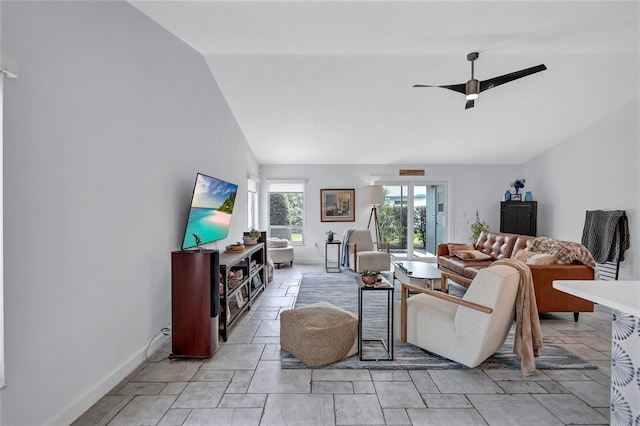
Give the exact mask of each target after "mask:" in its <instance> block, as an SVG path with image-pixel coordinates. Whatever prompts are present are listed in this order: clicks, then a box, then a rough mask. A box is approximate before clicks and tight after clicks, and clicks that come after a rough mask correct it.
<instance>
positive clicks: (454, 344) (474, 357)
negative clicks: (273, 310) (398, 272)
mask: <svg viewBox="0 0 640 426" xmlns="http://www.w3.org/2000/svg"><path fill="white" fill-rule="evenodd" d="M519 278H520V274H519V273H518V270H516V269H515V268H512V267H511V266H506V265H496V266H492V267H490V268H484V269H482V270H481V271H480V272H478V274H477V275H476V277H475V278H474V279H473V282H472V283H471V285H470V286H469V289H468V290H467V292H466V293H465V295H464V297H463V298H462V299H460V298H457V297H454V296H450V295H448V294H445V293H441V292H439V291H432V290H428V289H424V288H421V287H416V286H413V285H409V284H402V298H401V301H400V302H397V303H398V304H400V309H395V318H394V320H395V321H394V322H395V328H396V330H395V332H396V333H397V332H398V331H399V332H400V340H401V341H402V342H408V343H411V344H413V345H415V346H418V347H420V348H422V349H425V350H427V351H429V352H432V353H435V354H438V355H440V356H443V357H445V358H448V359H450V360H453V361H455V362H458V363H460V364H463V365H466V366H468V367H471V368H473V367H476V366H478V365H480V364H481V363H482V362H483V361H484V360H485V359H487V358H488V357H489V356H491V355H493V354H494V353H495V352H496V351H497V350H498V349H499V348H500V346H502V344H503V343H504V341H505V340H506V338H507V335H508V334H509V329H510V328H511V325H512V324H513V320H514V317H515V305H516V303H515V302H516V297H517V294H518V282H519ZM410 291H411V293H415V292H417V293H419V294H416V295H413V296H411V297H409V292H410ZM398 316H399V317H400V318H398ZM398 328H400V330H398Z"/></svg>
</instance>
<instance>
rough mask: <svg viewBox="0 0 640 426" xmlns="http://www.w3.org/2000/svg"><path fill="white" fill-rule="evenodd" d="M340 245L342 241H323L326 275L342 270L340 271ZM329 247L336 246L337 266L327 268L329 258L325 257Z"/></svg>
mask: <svg viewBox="0 0 640 426" xmlns="http://www.w3.org/2000/svg"><path fill="white" fill-rule="evenodd" d="M341 244H342V241H340V240H331V241H325V242H324V270H325V271H327V273H330V272H342V269H340V246H341ZM329 246H337V247H338V256H337V260H336V265H337V266H329V257H328V256H327V254H328V248H329ZM331 263H333V262H331Z"/></svg>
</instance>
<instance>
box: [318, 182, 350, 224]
mask: <svg viewBox="0 0 640 426" xmlns="http://www.w3.org/2000/svg"><path fill="white" fill-rule="evenodd" d="M355 192H356V191H355V189H321V190H320V220H321V221H322V222H355V220H356V214H355V198H356V197H355Z"/></svg>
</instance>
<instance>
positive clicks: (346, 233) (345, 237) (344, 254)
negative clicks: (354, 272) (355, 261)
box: [340, 229, 354, 268]
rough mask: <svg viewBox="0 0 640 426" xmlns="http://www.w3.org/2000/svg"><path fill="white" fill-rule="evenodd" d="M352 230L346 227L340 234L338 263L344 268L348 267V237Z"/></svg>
mask: <svg viewBox="0 0 640 426" xmlns="http://www.w3.org/2000/svg"><path fill="white" fill-rule="evenodd" d="M353 231H354V230H353V229H347V230H346V231H344V235H343V236H342V258H341V262H340V264H341V265H342V266H344V267H345V268H348V267H349V237H351V234H352V233H353Z"/></svg>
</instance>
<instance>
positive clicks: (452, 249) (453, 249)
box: [447, 243, 476, 255]
mask: <svg viewBox="0 0 640 426" xmlns="http://www.w3.org/2000/svg"><path fill="white" fill-rule="evenodd" d="M447 248H448V249H449V254H451V255H453V254H456V253H457V252H459V251H467V250H475V249H476V248H475V246H474V245H473V244H471V243H468V244H447Z"/></svg>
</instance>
